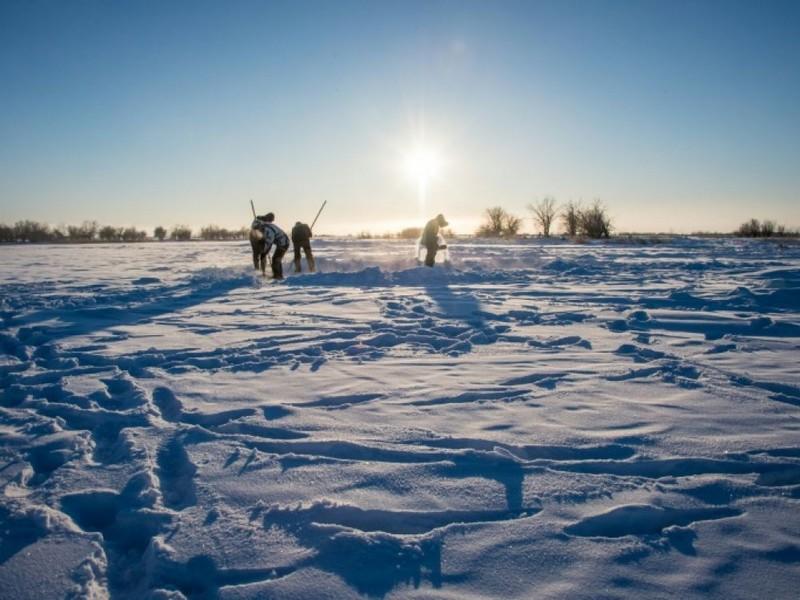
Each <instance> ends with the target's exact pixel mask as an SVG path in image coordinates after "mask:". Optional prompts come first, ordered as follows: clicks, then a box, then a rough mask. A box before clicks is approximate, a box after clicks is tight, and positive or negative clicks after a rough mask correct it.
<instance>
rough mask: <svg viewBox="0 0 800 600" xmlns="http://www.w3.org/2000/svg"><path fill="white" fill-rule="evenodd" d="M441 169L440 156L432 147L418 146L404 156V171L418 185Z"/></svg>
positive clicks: (434, 175)
mask: <svg viewBox="0 0 800 600" xmlns="http://www.w3.org/2000/svg"><path fill="white" fill-rule="evenodd" d="M441 169H442V159H441V156H440V155H439V153H438V152H436V151H435V150H433V149H432V148H428V147H425V146H418V147H416V148H414V149H413V150H412V151H411V152H409V153H408V154H407V155H406V157H405V170H406V173H407V174H408V176H409V177H411V178H412V179H414V180H415V181H416V182H417V183H419V184H420V185H425V184H427V183H428V182H429V181H430V180H431V179H435V178H436V177H438V176H439V173H440V172H441Z"/></svg>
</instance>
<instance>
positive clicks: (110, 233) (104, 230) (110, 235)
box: [97, 225, 122, 242]
mask: <svg viewBox="0 0 800 600" xmlns="http://www.w3.org/2000/svg"><path fill="white" fill-rule="evenodd" d="M97 237H98V238H100V241H102V242H116V241H119V240H120V239H122V228H121V227H112V226H111V225H106V226H104V227H101V228H100V230H99V231H98V232H97Z"/></svg>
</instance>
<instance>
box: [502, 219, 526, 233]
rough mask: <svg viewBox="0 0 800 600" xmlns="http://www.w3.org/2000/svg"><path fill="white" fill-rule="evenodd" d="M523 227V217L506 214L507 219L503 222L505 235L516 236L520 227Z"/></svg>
mask: <svg viewBox="0 0 800 600" xmlns="http://www.w3.org/2000/svg"><path fill="white" fill-rule="evenodd" d="M521 227H522V219H521V218H519V217H516V216H514V215H509V214H506V218H505V221H504V222H503V237H506V238H512V237H515V236H516V235H517V234H518V233H519V230H520V228H521Z"/></svg>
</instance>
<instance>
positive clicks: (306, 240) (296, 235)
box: [292, 221, 316, 273]
mask: <svg viewBox="0 0 800 600" xmlns="http://www.w3.org/2000/svg"><path fill="white" fill-rule="evenodd" d="M311 236H312V234H311V228H310V227H309V226H308V225H306V224H305V223H301V222H300V221H298V222H297V223H295V224H294V227H292V246H293V247H294V272H295V273H300V272H301V271H302V270H303V269H302V266H301V264H300V250H301V249H302V250H303V252H304V253H305V255H306V262H307V263H308V270H309V272H311V273H313V272H314V270H315V266H316V265H315V264H314V255H313V254H312V253H311Z"/></svg>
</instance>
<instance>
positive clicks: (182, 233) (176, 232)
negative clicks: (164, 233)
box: [169, 225, 192, 242]
mask: <svg viewBox="0 0 800 600" xmlns="http://www.w3.org/2000/svg"><path fill="white" fill-rule="evenodd" d="M169 237H170V238H172V239H173V240H177V241H179V242H184V241H187V240H190V239H192V230H191V229H189V228H188V227H186V226H185V225H175V227H173V228H172V231H171V232H170V234H169Z"/></svg>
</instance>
